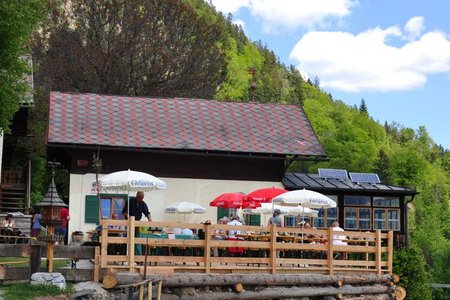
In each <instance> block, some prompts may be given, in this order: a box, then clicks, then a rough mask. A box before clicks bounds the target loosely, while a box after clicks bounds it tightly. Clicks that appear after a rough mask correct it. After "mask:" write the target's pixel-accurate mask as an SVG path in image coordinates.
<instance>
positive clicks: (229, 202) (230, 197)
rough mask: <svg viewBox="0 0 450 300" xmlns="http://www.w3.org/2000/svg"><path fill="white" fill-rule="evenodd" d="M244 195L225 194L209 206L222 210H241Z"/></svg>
mask: <svg viewBox="0 0 450 300" xmlns="http://www.w3.org/2000/svg"><path fill="white" fill-rule="evenodd" d="M244 197H245V194H243V193H224V194H222V195H219V196H218V197H217V198H216V199H214V200H213V201H211V202H210V203H209V206H215V207H222V208H241V207H242V204H243V202H244Z"/></svg>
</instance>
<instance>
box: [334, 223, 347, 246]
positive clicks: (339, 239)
mask: <svg viewBox="0 0 450 300" xmlns="http://www.w3.org/2000/svg"><path fill="white" fill-rule="evenodd" d="M331 227H333V231H344V229H342V228H341V227H339V223H338V222H333V224H331ZM345 239H347V237H346V236H345V235H337V234H334V235H333V245H347V242H345V241H344V240H345Z"/></svg>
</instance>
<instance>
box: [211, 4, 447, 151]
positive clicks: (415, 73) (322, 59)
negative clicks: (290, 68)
mask: <svg viewBox="0 0 450 300" xmlns="http://www.w3.org/2000/svg"><path fill="white" fill-rule="evenodd" d="M211 2H212V3H213V4H214V5H215V6H216V9H217V10H219V11H221V12H223V13H224V14H225V15H227V14H228V13H232V15H233V21H234V22H235V23H238V24H241V25H242V27H243V29H244V31H245V33H246V35H247V36H248V37H249V38H250V39H251V40H253V41H256V40H261V41H262V42H263V43H264V44H266V45H267V46H268V48H270V49H271V50H273V51H274V52H275V53H276V55H277V56H279V58H280V60H281V62H283V63H284V64H286V65H291V64H292V65H294V66H296V67H297V68H298V69H299V70H300V71H301V72H302V74H303V75H304V76H305V77H308V76H309V77H311V78H314V77H315V76H318V78H319V79H320V84H321V88H322V89H323V90H325V91H326V92H330V93H331V94H332V95H333V97H334V99H340V100H342V101H344V102H345V103H347V104H349V105H357V106H359V104H360V103H361V99H363V98H364V100H365V101H366V104H367V106H368V109H369V113H370V115H371V117H372V118H374V119H375V120H377V121H379V122H380V123H384V122H385V121H387V122H388V123H391V122H396V123H398V124H400V125H402V126H404V127H409V128H413V129H415V130H417V129H418V128H419V126H425V127H426V129H427V130H428V132H429V134H430V136H431V137H432V139H433V140H434V141H435V142H436V143H437V144H441V145H442V146H443V147H445V148H447V149H450V133H448V132H447V130H450V126H449V125H450V103H448V102H449V100H450V99H449V96H450V1H449V0H428V1H424V0H371V1H369V0H211Z"/></svg>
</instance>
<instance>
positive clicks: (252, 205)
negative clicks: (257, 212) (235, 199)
mask: <svg viewBox="0 0 450 300" xmlns="http://www.w3.org/2000/svg"><path fill="white" fill-rule="evenodd" d="M258 207H261V202H258V201H243V202H242V208H248V209H254V208H258Z"/></svg>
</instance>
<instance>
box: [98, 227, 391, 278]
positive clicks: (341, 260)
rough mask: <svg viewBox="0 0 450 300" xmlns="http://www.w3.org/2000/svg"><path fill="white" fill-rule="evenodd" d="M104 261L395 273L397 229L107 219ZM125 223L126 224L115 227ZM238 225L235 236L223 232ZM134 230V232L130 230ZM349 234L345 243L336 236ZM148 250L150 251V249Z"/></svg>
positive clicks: (137, 266)
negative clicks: (144, 229)
mask: <svg viewBox="0 0 450 300" xmlns="http://www.w3.org/2000/svg"><path fill="white" fill-rule="evenodd" d="M102 225H103V226H102V230H101V237H100V242H101V250H100V267H101V268H110V269H118V271H119V270H120V269H124V270H125V269H128V270H129V271H131V272H136V271H139V272H141V273H142V272H144V267H145V266H146V268H147V270H146V273H147V274H157V273H162V274H172V273H178V272H190V273H207V274H210V273H266V274H272V275H275V274H281V273H285V274H286V273H315V274H327V275H333V274H378V275H380V274H392V260H393V232H392V231H389V232H387V233H382V232H381V231H375V232H357V231H343V232H336V231H333V230H332V229H331V228H329V229H301V228H288V227H282V228H280V227H275V226H272V227H264V226H231V225H219V224H191V223H175V222H147V221H135V220H134V218H130V220H128V221H126V220H103V224H102ZM118 227H120V228H123V229H122V230H120V229H119V230H117V229H112V228H118ZM136 227H150V228H151V229H156V228H175V227H178V228H190V229H192V230H194V231H196V232H199V231H200V232H201V231H203V232H204V233H205V234H204V239H198V236H197V235H192V236H186V235H173V234H165V233H161V232H158V231H153V232H152V231H148V233H144V234H142V233H141V234H139V235H137V236H135V228H136ZM230 230H238V231H239V232H238V233H237V234H236V235H235V236H234V237H233V238H228V235H227V234H225V233H220V232H227V231H230ZM130 233H131V234H130ZM338 236H345V240H344V241H345V242H346V243H347V245H335V244H334V243H333V240H334V239H336V238H337V237H338ZM146 254H147V255H146Z"/></svg>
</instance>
